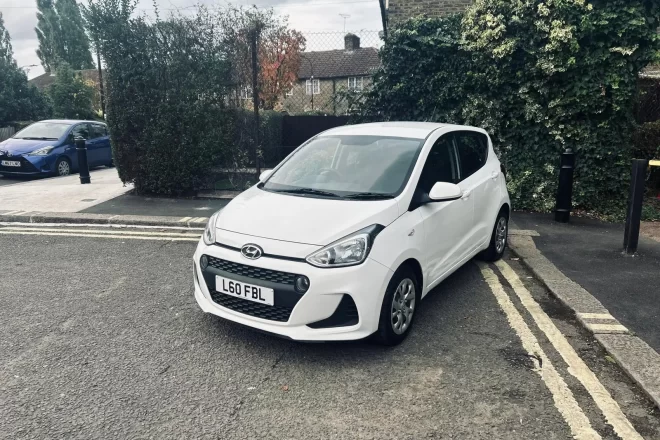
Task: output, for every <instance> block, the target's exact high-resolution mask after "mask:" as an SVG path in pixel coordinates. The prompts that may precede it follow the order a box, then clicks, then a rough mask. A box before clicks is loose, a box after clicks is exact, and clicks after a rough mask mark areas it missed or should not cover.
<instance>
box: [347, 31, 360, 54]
mask: <svg viewBox="0 0 660 440" xmlns="http://www.w3.org/2000/svg"><path fill="white" fill-rule="evenodd" d="M359 48H360V37H358V36H357V35H355V34H346V36H345V37H344V49H345V50H347V51H348V50H355V49H359Z"/></svg>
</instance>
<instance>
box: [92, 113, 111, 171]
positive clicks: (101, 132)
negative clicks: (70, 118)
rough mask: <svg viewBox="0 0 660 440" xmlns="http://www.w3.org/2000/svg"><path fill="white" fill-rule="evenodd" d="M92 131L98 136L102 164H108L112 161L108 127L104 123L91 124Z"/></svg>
mask: <svg viewBox="0 0 660 440" xmlns="http://www.w3.org/2000/svg"><path fill="white" fill-rule="evenodd" d="M92 132H96V134H97V136H98V138H97V139H98V143H99V145H98V149H99V153H100V161H101V164H102V165H109V164H110V163H111V162H112V148H111V147H110V135H109V133H108V127H107V126H106V125H105V124H100V123H97V124H92Z"/></svg>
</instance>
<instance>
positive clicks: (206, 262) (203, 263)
mask: <svg viewBox="0 0 660 440" xmlns="http://www.w3.org/2000/svg"><path fill="white" fill-rule="evenodd" d="M199 265H200V266H201V267H202V270H206V268H207V267H208V266H209V259H208V257H207V256H206V255H202V258H201V259H200V260H199Z"/></svg>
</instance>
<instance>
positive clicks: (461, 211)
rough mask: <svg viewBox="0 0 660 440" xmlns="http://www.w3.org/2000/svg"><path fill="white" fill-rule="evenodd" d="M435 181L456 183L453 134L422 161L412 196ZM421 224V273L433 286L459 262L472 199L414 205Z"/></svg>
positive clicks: (458, 179)
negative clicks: (422, 265) (422, 246)
mask: <svg viewBox="0 0 660 440" xmlns="http://www.w3.org/2000/svg"><path fill="white" fill-rule="evenodd" d="M436 182H449V183H457V184H458V185H459V186H461V183H460V170H459V165H458V158H457V152H456V147H455V144H454V135H453V133H449V134H445V135H444V136H442V137H441V138H440V139H438V140H437V141H436V143H435V144H434V145H433V147H432V148H431V150H430V151H429V155H428V156H427V158H426V162H425V163H424V168H423V170H422V174H421V175H420V178H419V182H418V184H417V189H416V195H415V196H414V199H417V200H419V196H420V195H422V194H428V193H429V192H430V191H431V188H432V187H433V185H435V183H436ZM417 209H419V211H420V214H421V216H422V221H423V224H424V227H423V230H424V238H425V248H424V257H425V258H424V265H425V267H424V268H423V269H424V273H426V274H428V275H427V276H426V278H427V279H428V284H427V286H429V287H431V286H433V285H435V284H436V283H437V282H438V281H439V280H440V279H441V278H443V277H444V276H445V275H446V274H447V273H448V272H450V271H451V270H453V269H454V268H455V266H456V265H457V264H458V263H460V262H461V261H462V259H463V258H464V257H465V255H466V254H467V250H466V245H468V243H467V242H468V237H469V232H470V229H472V223H473V217H474V213H473V211H474V205H473V198H472V197H471V196H470V194H466V195H465V196H464V197H463V198H461V199H459V200H452V201H444V202H430V203H425V204H423V205H422V206H420V207H418V208H417Z"/></svg>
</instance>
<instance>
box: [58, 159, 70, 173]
mask: <svg viewBox="0 0 660 440" xmlns="http://www.w3.org/2000/svg"><path fill="white" fill-rule="evenodd" d="M57 174H58V175H59V176H68V175H69V174H71V166H70V165H69V162H67V161H66V160H63V161H60V163H59V164H58V165H57Z"/></svg>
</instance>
